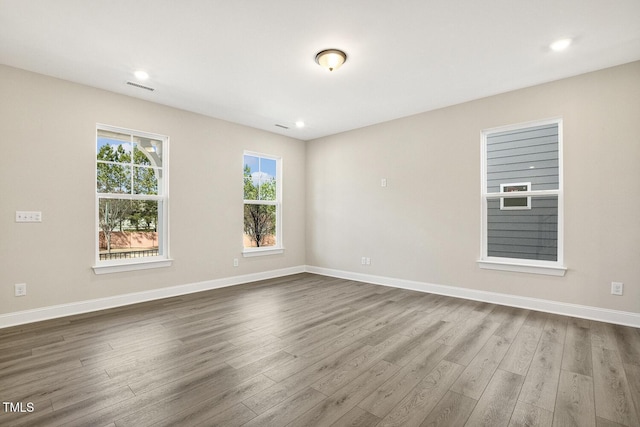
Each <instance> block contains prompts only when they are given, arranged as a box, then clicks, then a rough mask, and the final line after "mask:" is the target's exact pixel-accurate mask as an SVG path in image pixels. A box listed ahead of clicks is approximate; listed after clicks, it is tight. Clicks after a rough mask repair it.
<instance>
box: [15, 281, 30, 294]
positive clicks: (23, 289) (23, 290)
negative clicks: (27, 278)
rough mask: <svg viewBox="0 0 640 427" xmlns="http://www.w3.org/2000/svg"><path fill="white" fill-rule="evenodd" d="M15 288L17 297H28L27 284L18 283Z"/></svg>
mask: <svg viewBox="0 0 640 427" xmlns="http://www.w3.org/2000/svg"><path fill="white" fill-rule="evenodd" d="M14 287H15V296H17V297H23V296H25V295H27V284H26V283H16V284H15V285H14Z"/></svg>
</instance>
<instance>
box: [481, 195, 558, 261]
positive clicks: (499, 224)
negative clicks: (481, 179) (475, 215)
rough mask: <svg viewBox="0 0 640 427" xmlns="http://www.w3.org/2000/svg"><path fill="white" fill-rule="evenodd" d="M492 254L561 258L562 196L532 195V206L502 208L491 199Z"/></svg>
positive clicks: (505, 256) (489, 233)
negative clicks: (560, 198)
mask: <svg viewBox="0 0 640 427" xmlns="http://www.w3.org/2000/svg"><path fill="white" fill-rule="evenodd" d="M487 219H488V224H487V242H488V243H487V244H488V255H489V256H492V257H502V258H519V259H532V260H544V261H557V260H558V197H557V196H549V197H532V198H531V209H530V210H501V209H500V201H499V200H498V199H490V200H487Z"/></svg>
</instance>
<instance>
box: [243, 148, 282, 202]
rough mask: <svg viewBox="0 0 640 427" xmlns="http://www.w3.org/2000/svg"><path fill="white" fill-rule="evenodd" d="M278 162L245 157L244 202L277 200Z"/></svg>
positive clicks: (262, 158)
mask: <svg viewBox="0 0 640 427" xmlns="http://www.w3.org/2000/svg"><path fill="white" fill-rule="evenodd" d="M276 168H277V161H276V160H275V159H267V158H264V157H256V156H249V155H245V156H244V200H276V188H277V185H276V184H277V183H276V170H277V169H276Z"/></svg>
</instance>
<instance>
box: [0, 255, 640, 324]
mask: <svg viewBox="0 0 640 427" xmlns="http://www.w3.org/2000/svg"><path fill="white" fill-rule="evenodd" d="M304 272H308V273H313V274H320V275H323V276H330V277H337V278H341V279H348V280H355V281H358V282H367V283H372V284H376V285H383V286H391V287H394V288H401V289H409V290H413V291H419V292H428V293H432V294H438V295H447V296H451V297H457V298H465V299H469V300H475V301H483V302H488V303H493V304H500V305H507V306H511V307H519V308H526V309H530V310H537V311H544V312H547V313H555V314H562V315H565V316H572V317H580V318H583V319H590V320H598V321H601V322H608V323H615V324H619V325H626V326H632V327H635V328H640V313H631V312H626V311H617V310H609V309H604V308H598V307H590V306H584V305H577V304H568V303H562V302H557V301H550V300H543V299H537V298H528V297H520V296H517V295H508V294H500V293H496V292H486V291H478V290H474V289H466V288H458V287H455V286H445V285H434V284H431V283H425V282H417V281H412V280H404V279H396V278H392V277H384V276H374V275H369V274H362V273H355V272H351V271H343V270H334V269H330V268H322V267H314V266H309V265H307V266H297V267H290V268H284V269H279V270H270V271H265V272H261V273H253V274H245V275H242V276H232V277H225V278H221V279H214V280H207V281H204V282H197V283H190V284H186V285H179V286H172V287H168V288H161V289H153V290H150V291H144V292H136V293H131V294H125V295H116V296H113V297H107V298H99V299H93V300H87V301H79V302H73V303H69V304H60V305H54V306H49V307H42V308H38V309H33V310H24V311H18V312H15V313H7V314H0V329H2V328H7V327H10V326H17V325H22V324H26V323H33V322H39V321H43V320H49V319H55V318H59V317H65V316H71V315H74V314H82V313H88V312H92V311H98V310H105V309H109V308H115V307H121V306H126V305H130V304H136V303H140V302H146V301H153V300H157V299H162V298H169V297H175V296H180V295H186V294H190V293H194V292H201V291H207V290H211V289H218V288H224V287H227V286H234V285H241V284H244V283H251V282H255V281H259V280H265V279H274V278H277V277H284V276H289V275H292V274H298V273H304Z"/></svg>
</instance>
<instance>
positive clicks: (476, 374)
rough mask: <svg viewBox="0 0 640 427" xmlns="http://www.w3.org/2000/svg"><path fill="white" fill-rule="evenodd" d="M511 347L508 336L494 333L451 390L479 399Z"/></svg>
mask: <svg viewBox="0 0 640 427" xmlns="http://www.w3.org/2000/svg"><path fill="white" fill-rule="evenodd" d="M508 349H509V341H508V339H506V338H503V337H500V336H497V335H494V336H492V337H491V338H489V340H488V341H487V343H486V344H485V345H484V347H482V349H481V350H480V351H479V352H478V354H477V355H476V357H475V358H474V359H473V360H472V361H471V362H470V363H469V365H468V366H467V368H466V369H465V370H464V372H462V374H460V376H459V377H458V379H457V380H456V382H455V383H454V384H453V386H451V390H452V391H455V392H457V393H460V394H463V395H465V396H467V397H470V398H472V399H475V400H478V399H480V396H481V395H482V393H483V392H484V389H485V388H486V386H487V384H489V381H491V377H493V374H494V372H495V371H496V369H498V365H499V364H500V361H501V360H502V358H503V357H504V355H505V353H506V352H507V350H508Z"/></svg>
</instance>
